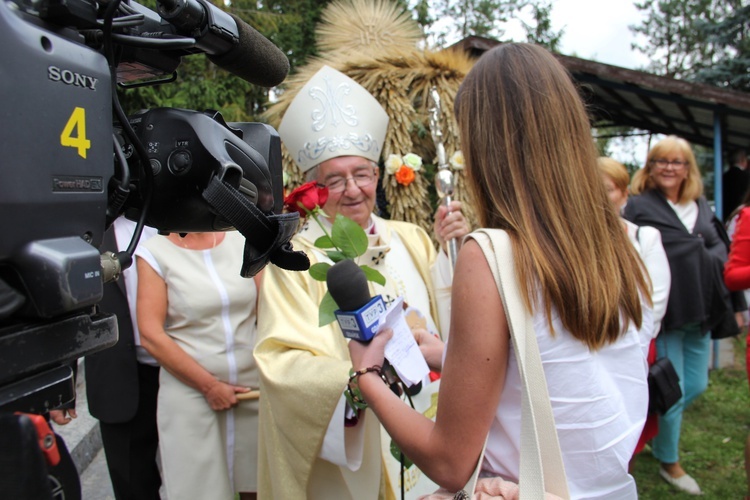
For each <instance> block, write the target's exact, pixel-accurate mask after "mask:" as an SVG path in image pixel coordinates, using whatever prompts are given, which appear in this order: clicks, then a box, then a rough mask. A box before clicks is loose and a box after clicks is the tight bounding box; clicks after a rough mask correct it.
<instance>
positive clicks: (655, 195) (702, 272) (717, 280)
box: [623, 136, 733, 495]
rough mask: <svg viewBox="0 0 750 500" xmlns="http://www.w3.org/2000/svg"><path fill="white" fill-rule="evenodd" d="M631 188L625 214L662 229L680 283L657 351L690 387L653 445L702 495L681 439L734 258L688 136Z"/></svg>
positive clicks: (681, 483) (658, 153)
mask: <svg viewBox="0 0 750 500" xmlns="http://www.w3.org/2000/svg"><path fill="white" fill-rule="evenodd" d="M631 190H632V192H633V194H634V195H637V196H632V197H631V198H630V200H629V201H628V204H627V205H626V207H625V210H624V213H623V215H624V217H625V218H626V219H628V220H629V221H631V222H633V223H635V224H638V225H640V226H652V227H655V228H656V229H658V230H659V231H660V232H661V237H662V244H663V245H664V250H665V251H666V253H667V259H668V260H669V267H670V269H671V272H672V285H671V288H670V292H669V300H668V302H667V312H666V314H665V315H664V320H663V322H662V331H661V333H660V334H659V336H658V337H657V338H656V349H657V357H659V358H663V357H668V358H669V359H670V361H671V362H672V364H673V365H674V367H675V370H676V371H677V373H678V375H679V377H680V387H681V389H682V394H683V397H682V398H681V399H680V400H679V401H678V402H677V403H675V404H674V406H672V407H671V408H670V409H669V410H668V411H667V412H666V413H665V414H664V415H662V416H661V417H660V418H659V434H658V435H657V436H656V438H654V440H653V442H652V451H653V455H654V457H656V458H657V459H658V460H659V461H660V462H661V467H660V469H659V474H660V475H661V477H662V478H663V479H664V480H665V481H667V482H668V483H669V484H671V485H672V486H674V487H675V488H677V489H679V490H682V491H685V492H687V493H690V494H694V495H699V494H701V489H700V487H699V486H698V483H697V482H696V481H695V480H694V479H693V478H692V477H690V476H689V475H688V474H687V473H686V472H685V470H684V469H683V468H682V466H681V465H680V462H679V452H678V445H679V438H680V428H681V425H682V414H683V411H684V409H685V408H686V407H687V406H688V405H689V404H690V403H691V402H692V401H693V400H694V399H695V398H697V397H698V396H699V395H700V394H702V393H703V391H705V390H706V387H707V386H708V360H709V351H710V342H711V336H710V335H708V334H707V333H708V331H709V330H710V329H712V328H714V326H715V325H716V324H717V318H721V317H722V314H724V311H725V310H728V311H731V310H732V303H731V301H730V300H729V293H728V292H727V290H726V287H725V286H724V284H723V276H722V269H723V266H724V262H725V261H726V259H727V248H726V245H725V243H724V242H723V241H722V238H721V234H720V231H723V228H722V227H721V223H719V224H718V225H717V224H716V220H715V219H716V218H715V217H714V213H713V211H712V210H711V207H709V206H708V202H707V201H706V199H705V198H704V197H703V196H701V193H702V191H703V183H702V182H701V177H700V171H699V170H698V166H697V165H696V162H695V155H694V154H693V151H692V148H691V147H690V144H689V143H688V142H687V141H686V140H685V139H682V138H679V137H675V136H668V137H666V138H665V139H662V140H661V141H659V142H657V143H656V144H655V145H654V146H653V147H652V148H651V149H650V151H649V152H648V157H647V159H646V164H645V166H644V167H643V168H642V169H641V170H639V171H638V172H637V173H636V174H635V176H634V177H633V183H632V186H631ZM732 321H733V319H732Z"/></svg>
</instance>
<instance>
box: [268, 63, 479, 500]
mask: <svg viewBox="0 0 750 500" xmlns="http://www.w3.org/2000/svg"><path fill="white" fill-rule="evenodd" d="M329 98H330V99H334V98H335V99H336V100H335V102H334V101H329V100H328V99H329ZM345 112H346V113H345ZM339 113H341V114H339ZM387 125H388V116H387V114H386V113H385V111H384V110H383V108H382V107H381V106H380V104H379V103H378V101H377V100H376V99H375V98H374V97H372V95H370V94H369V93H368V92H367V90H365V89H364V88H363V87H362V86H360V85H359V84H358V83H356V82H355V81H354V80H352V79H351V78H349V77H348V76H346V75H344V74H342V73H340V72H338V71H336V70H334V69H332V68H330V67H327V66H324V67H323V68H322V69H321V70H320V71H318V73H316V74H315V75H314V76H313V77H312V78H311V79H310V81H309V82H308V83H307V84H306V85H305V86H304V87H303V88H302V89H301V90H300V92H299V93H298V95H297V97H295V99H294V101H293V102H292V103H291V105H290V106H289V108H288V110H287V111H286V113H285V115H284V118H283V120H282V122H281V125H280V127H279V135H280V136H281V139H282V141H283V142H284V144H285V145H286V148H287V150H289V152H290V153H291V155H292V157H293V158H294V160H295V162H296V163H297V166H298V167H299V168H300V169H301V170H302V171H303V172H305V174H306V176H307V178H308V180H310V181H315V182H317V183H318V185H319V186H320V187H321V188H322V187H325V188H327V190H328V197H327V199H326V201H325V202H323V203H324V204H323V207H322V208H323V210H324V212H325V213H326V214H327V216H329V217H330V218H331V219H330V220H327V219H325V218H322V217H321V220H320V222H321V224H322V225H323V226H324V227H326V228H327V231H328V233H329V234H330V230H331V221H332V220H333V218H334V217H335V216H336V215H337V214H341V215H344V216H346V217H348V218H349V219H351V220H353V221H354V222H356V223H357V224H359V225H360V226H361V227H362V228H364V229H365V232H366V233H367V235H368V239H369V241H368V249H367V251H366V252H365V254H364V255H362V256H360V257H359V262H361V263H367V264H368V265H370V266H372V267H373V268H375V269H377V270H378V271H380V272H381V273H382V274H383V276H385V278H386V283H385V286H384V287H383V286H380V285H373V289H372V290H371V293H373V294H380V295H381V296H382V297H383V299H384V300H385V301H386V302H387V303H389V302H391V301H393V300H395V299H397V298H398V297H404V300H405V302H407V303H408V304H409V306H410V307H414V308H416V309H417V310H419V311H420V312H421V313H422V314H423V315H424V317H425V319H426V321H427V324H428V328H429V329H430V330H431V331H433V332H435V333H440V334H441V335H447V325H443V324H441V323H440V318H441V315H440V310H446V311H447V310H448V309H447V308H448V307H449V306H450V304H449V303H448V301H445V300H443V301H440V300H439V297H440V295H439V293H441V292H445V291H446V290H447V291H448V292H449V291H450V283H451V281H450V279H451V273H450V267H449V266H450V263H449V260H448V257H447V255H446V253H445V251H444V250H441V251H439V252H436V250H435V247H434V246H433V243H432V241H431V239H430V237H429V236H428V235H427V233H426V232H425V231H424V230H422V229H421V228H420V227H418V226H416V225H414V224H410V223H406V222H402V221H393V220H385V219H382V218H380V217H378V216H377V215H375V214H374V213H373V209H374V208H375V201H376V186H377V182H378V177H379V174H380V173H379V169H378V164H377V161H378V160H379V158H380V155H381V151H382V146H383V141H384V139H385V133H386V128H387ZM435 231H436V234H437V236H438V239H439V240H440V242H441V243H442V245H441V246H443V245H444V242H445V241H446V240H449V239H451V238H459V241H460V238H462V237H463V236H464V235H465V234H467V233H468V224H467V222H466V219H465V218H464V217H463V214H462V213H461V211H460V203H459V202H453V205H452V206H451V211H450V212H448V211H447V210H446V207H441V208H440V209H439V211H438V213H437V216H436V221H435ZM323 234H324V233H323V229H321V227H320V226H319V225H318V224H317V223H315V222H314V221H311V220H308V221H306V223H305V224H304V225H303V226H302V227H301V228H300V230H299V232H298V234H297V235H296V236H295V237H294V239H293V244H294V248H295V249H301V250H304V251H305V252H306V253H307V255H308V257H309V258H310V261H311V263H312V264H315V263H316V262H330V260H329V259H328V257H327V256H326V254H325V253H324V252H323V251H322V250H321V249H320V248H317V247H315V245H314V243H315V241H316V240H317V239H318V238H319V237H321V236H322V235H323ZM326 292H327V287H326V284H325V282H321V281H316V280H314V279H313V278H312V277H311V276H310V275H309V273H306V272H304V273H302V272H290V271H285V270H283V269H280V268H278V267H275V266H269V267H268V268H267V269H266V271H265V276H264V279H263V288H262V290H261V297H260V305H259V312H258V335H259V337H258V345H257V347H256V348H255V358H256V360H257V362H258V368H259V371H260V379H261V394H262V397H261V399H260V404H261V409H260V426H261V431H260V456H259V479H260V484H259V490H258V494H259V496H260V497H261V498H269V499H270V498H309V499H329V498H335V499H337V500H344V499H358V500H359V499H377V498H386V497H387V495H392V494H393V491H394V490H396V491H397V490H398V484H397V481H398V478H397V477H389V476H388V474H387V472H386V467H384V466H383V464H384V463H385V462H384V458H385V457H386V455H385V454H384V453H383V451H382V448H381V429H380V424H379V422H378V421H377V419H376V418H372V416H370V417H367V418H359V417H358V413H357V411H355V409H354V408H351V407H350V406H349V405H348V403H347V401H346V398H345V389H346V387H347V381H348V378H349V368H350V367H351V365H352V363H351V360H350V359H349V352H348V350H347V340H346V339H345V338H344V336H343V334H342V332H341V330H340V328H339V326H338V324H336V323H335V322H334V323H331V324H329V325H326V326H323V327H319V326H318V325H317V316H318V306H319V304H320V302H321V300H322V299H323V297H324V296H325V295H326ZM447 296H448V297H449V294H448V295H447ZM385 453H388V451H386V452H385ZM431 487H433V488H434V485H431ZM415 491H416V490H411V491H407V496H408V495H410V494H412V495H413V494H414V492H415Z"/></svg>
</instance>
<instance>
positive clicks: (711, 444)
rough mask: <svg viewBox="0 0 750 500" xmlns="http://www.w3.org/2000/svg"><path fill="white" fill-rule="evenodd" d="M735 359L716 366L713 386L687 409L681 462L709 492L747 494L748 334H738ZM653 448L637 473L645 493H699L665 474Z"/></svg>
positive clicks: (641, 460)
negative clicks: (670, 480) (674, 483)
mask: <svg viewBox="0 0 750 500" xmlns="http://www.w3.org/2000/svg"><path fill="white" fill-rule="evenodd" d="M733 342H734V348H735V349H734V352H735V363H734V366H732V367H729V368H722V369H718V370H712V371H711V373H710V377H709V385H708V389H707V390H706V392H705V393H703V395H702V396H700V397H699V398H698V399H697V400H696V401H695V402H694V403H693V404H692V405H691V406H690V408H688V410H687V411H686V412H685V415H684V418H683V421H682V435H681V438H680V462H681V464H682V466H683V467H684V468H685V470H686V471H687V472H688V474H690V475H692V476H693V477H694V478H695V480H696V481H697V482H698V484H699V485H700V487H701V489H702V490H703V493H704V496H703V498H711V499H713V498H716V499H742V498H744V496H745V495H746V494H747V482H746V480H745V465H744V446H745V440H746V439H747V436H748V432H750V389H748V380H747V375H746V372H745V354H744V347H745V339H744V336H741V337H740V338H737V339H733ZM658 468H659V463H658V461H657V460H655V459H654V457H653V456H652V455H651V453H650V451H649V448H648V447H647V448H646V450H644V451H643V453H641V454H640V455H639V456H638V459H637V460H636V462H635V467H634V470H633V476H634V477H635V480H636V483H637V484H638V493H639V496H640V498H641V499H661V498H663V497H665V496H670V497H672V496H673V497H675V498H693V497H692V495H688V494H686V493H681V492H677V490H675V489H673V488H672V487H671V486H669V485H668V484H667V483H666V482H664V480H663V479H661V477H659V469H658Z"/></svg>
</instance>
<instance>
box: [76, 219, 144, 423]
mask: <svg viewBox="0 0 750 500" xmlns="http://www.w3.org/2000/svg"><path fill="white" fill-rule="evenodd" d="M109 231H113V230H112V229H110V230H109ZM107 237H110V238H113V236H112V235H111V234H107V235H105V238H107ZM105 246H106V242H105V245H104V246H103V247H102V250H113V248H112V247H113V246H114V241H112V243H110V246H108V247H106V248H105ZM114 251H117V248H114ZM124 281H125V280H124V279H123V278H120V279H119V280H116V281H110V282H108V283H105V285H104V297H103V299H102V301H101V302H100V303H99V307H100V309H101V310H102V311H105V312H109V313H114V314H116V315H117V326H118V331H119V338H118V340H117V344H115V345H114V346H112V347H110V348H109V349H105V350H103V351H100V352H97V353H95V354H92V355H89V356H86V358H85V359H84V362H85V373H86V397H87V398H88V405H89V412H90V413H91V415H93V416H94V418H96V419H98V420H101V421H102V422H106V423H111V424H114V423H121V422H127V421H129V420H131V419H132V418H133V416H134V415H135V412H136V410H137V409H138V392H139V386H138V361H137V358H136V352H135V340H134V338H133V324H132V321H131V319H130V309H129V308H128V299H127V295H126V293H125V283H124Z"/></svg>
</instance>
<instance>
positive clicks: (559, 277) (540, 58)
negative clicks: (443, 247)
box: [349, 43, 653, 499]
mask: <svg viewBox="0 0 750 500" xmlns="http://www.w3.org/2000/svg"><path fill="white" fill-rule="evenodd" d="M455 108H456V115H457V118H458V124H459V129H460V132H461V146H462V147H461V150H462V151H463V152H464V156H465V159H466V167H465V168H466V170H465V172H466V174H467V180H468V184H469V187H470V190H471V193H472V195H473V199H474V200H475V201H476V208H477V213H478V215H479V220H480V224H481V226H482V227H483V228H491V229H500V230H503V231H505V232H506V233H507V235H508V237H509V238H510V241H511V245H512V247H513V259H514V261H515V269H516V272H515V275H516V278H517V279H518V282H519V289H520V290H521V293H522V294H523V299H522V300H523V303H524V304H525V306H526V308H527V310H528V311H529V313H530V315H531V316H532V321H533V324H534V330H535V333H536V339H537V342H538V344H539V351H540V354H541V360H542V365H543V369H544V374H545V376H546V380H547V385H548V390H549V396H550V402H551V406H552V410H553V413H554V419H555V425H556V428H557V434H558V437H559V442H560V448H561V451H562V458H563V462H564V466H565V472H566V475H567V481H568V486H569V490H570V495H571V498H582V497H585V498H607V499H612V498H622V499H624V498H635V497H636V496H637V491H636V485H635V481H634V479H633V478H632V476H630V475H629V474H628V461H629V460H630V457H631V454H632V451H633V449H634V448H635V445H636V442H637V441H638V436H639V435H640V433H641V429H642V428H643V423H644V421H645V418H646V411H647V406H648V388H647V384H646V375H647V364H646V350H647V347H648V343H647V341H646V340H645V339H647V338H649V336H650V330H651V329H652V327H653V321H652V319H651V310H650V306H649V304H648V302H649V284H648V282H647V279H646V276H645V273H643V272H642V264H641V262H640V259H639V257H638V254H637V253H636V251H635V249H634V248H633V246H632V245H631V244H630V243H629V241H628V238H627V235H626V234H625V231H623V228H622V223H621V222H620V218H619V217H618V215H617V214H616V213H615V210H614V209H613V208H612V206H611V205H610V204H609V202H608V199H607V195H606V192H605V190H604V186H603V184H602V182H601V177H600V174H599V172H598V170H597V167H596V157H597V154H596V149H595V146H594V144H593V141H592V140H591V128H590V125H589V119H588V116H587V114H586V110H585V107H584V105H583V102H582V101H581V98H580V96H579V95H578V93H577V91H576V88H575V86H574V85H573V82H572V80H571V77H570V75H569V73H568V72H567V71H566V70H565V68H564V67H563V66H562V65H561V64H560V63H559V62H558V61H557V60H556V59H555V57H554V56H553V55H552V54H550V53H549V52H548V51H546V50H545V49H543V48H541V47H539V46H536V45H531V44H515V43H507V44H502V45H499V46H497V47H495V48H493V49H491V50H489V51H487V52H486V53H485V54H484V55H482V57H481V58H480V59H479V60H478V61H477V63H476V64H475V65H474V67H473V68H472V69H471V71H470V72H469V73H468V75H467V76H466V79H465V80H464V82H463V83H462V85H461V87H460V89H459V91H458V94H457V96H456V104H455ZM489 260H494V259H492V258H491V257H488V256H487V255H485V254H484V253H483V251H482V250H481V248H480V246H479V244H478V243H477V242H476V241H475V240H474V239H473V237H472V236H471V235H470V237H469V238H467V239H466V240H465V242H464V244H463V246H462V247H461V250H460V252H459V255H458V261H457V264H456V269H455V277H454V281H453V295H452V297H453V299H452V300H453V304H452V308H451V313H452V314H451V325H450V331H451V334H450V337H449V338H448V342H447V344H446V349H445V359H444V362H443V364H442V368H443V369H442V374H441V379H440V381H441V382H440V394H439V398H438V399H439V401H440V404H439V405H438V408H437V417H436V419H435V421H434V422H433V421H431V420H429V419H427V418H425V417H424V415H422V414H420V413H418V412H416V411H414V410H412V409H411V408H410V407H409V406H408V405H406V404H404V403H402V402H401V401H399V400H398V399H396V397H395V395H394V394H393V393H392V392H391V390H390V389H389V388H388V387H387V386H386V385H385V384H384V383H383V381H382V380H381V378H380V377H379V376H378V369H377V367H378V366H382V364H383V360H384V354H383V353H384V346H385V343H386V342H387V341H388V340H389V338H390V335H391V334H392V332H391V331H390V330H383V331H381V332H379V333H378V335H376V336H375V337H374V339H373V340H372V341H371V342H370V343H369V344H364V343H361V342H357V341H351V342H350V343H349V350H350V353H351V359H352V366H353V369H355V370H357V372H355V373H359V374H360V375H357V376H356V377H355V379H354V381H353V384H355V383H356V384H358V386H359V389H360V391H361V393H362V395H363V397H364V399H365V401H366V402H367V404H368V406H369V408H368V409H367V410H366V412H373V413H374V414H375V415H376V416H377V417H378V419H379V420H380V421H381V422H382V423H383V426H384V427H385V428H386V430H387V431H388V433H389V434H390V435H391V436H392V437H393V439H394V440H395V441H396V442H397V443H398V445H399V447H400V449H401V450H402V451H403V452H404V454H405V455H406V456H408V457H409V458H410V459H411V460H412V461H413V462H414V463H415V464H416V465H417V466H419V467H420V468H422V470H423V471H424V472H425V474H427V475H428V476H429V477H431V478H432V479H433V480H434V481H435V482H437V483H438V484H439V485H441V486H442V487H443V488H445V489H447V490H449V491H451V492H454V491H457V490H459V489H461V488H462V487H463V486H464V485H465V484H466V482H467V480H468V478H469V476H470V475H471V474H472V472H473V469H474V467H475V465H476V464H477V457H478V456H479V455H480V452H481V450H482V445H483V443H484V442H485V439H486V441H487V448H486V452H485V455H484V461H483V462H482V464H481V471H480V477H488V476H500V477H502V478H503V479H506V480H510V481H515V482H517V481H518V479H519V469H520V453H521V450H520V449H519V447H520V442H519V436H520V434H521V421H520V420H521V381H520V375H519V372H518V365H517V361H516V355H515V351H514V348H513V346H512V345H511V341H510V335H509V330H508V320H507V318H506V312H505V309H504V305H503V302H502V300H501V298H500V294H499V292H498V289H497V285H496V283H495V280H494V279H493V276H492V272H491V270H490V264H489V263H488V261H489ZM524 292H525V293H524ZM581 311H585V314H582V313H581ZM640 330H644V331H640ZM365 369H367V371H366V372H365ZM371 416H372V415H367V416H366V418H369V417H371Z"/></svg>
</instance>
